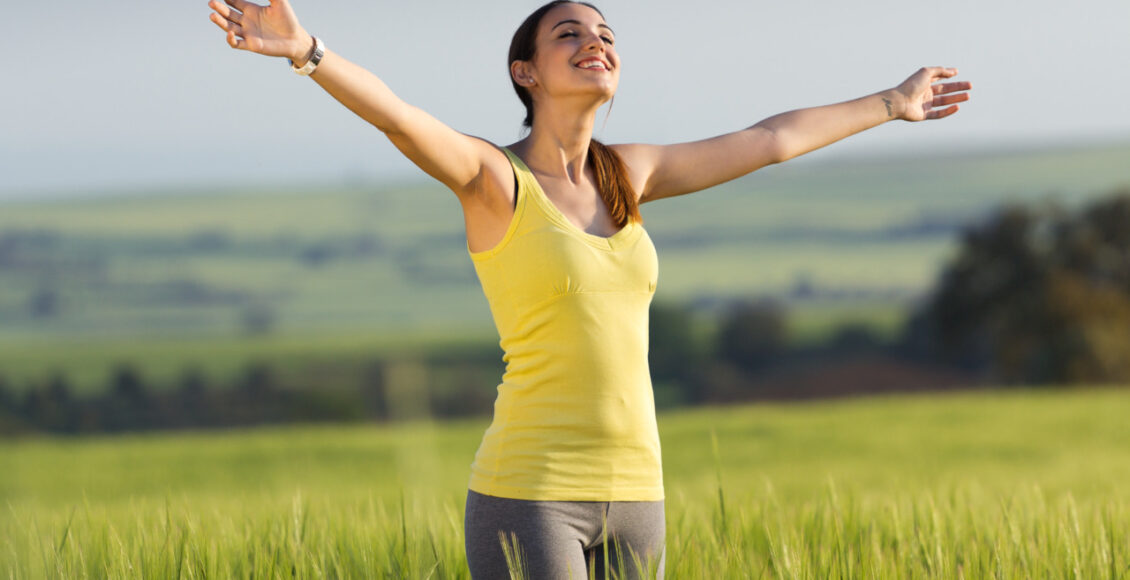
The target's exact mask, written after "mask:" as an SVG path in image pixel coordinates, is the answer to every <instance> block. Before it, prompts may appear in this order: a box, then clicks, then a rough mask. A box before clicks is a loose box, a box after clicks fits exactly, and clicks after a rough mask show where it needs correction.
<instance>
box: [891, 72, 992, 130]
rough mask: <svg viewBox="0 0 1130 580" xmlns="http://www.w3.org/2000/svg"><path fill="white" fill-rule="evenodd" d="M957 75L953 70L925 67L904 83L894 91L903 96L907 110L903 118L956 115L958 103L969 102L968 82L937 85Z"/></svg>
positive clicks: (913, 118)
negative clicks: (939, 81)
mask: <svg viewBox="0 0 1130 580" xmlns="http://www.w3.org/2000/svg"><path fill="white" fill-rule="evenodd" d="M956 75H957V69H955V68H943V67H926V68H923V69H921V70H919V71H918V72H916V73H914V74H913V75H911V76H910V78H908V79H906V80H905V81H903V83H902V84H901V85H899V86H898V88H897V89H896V90H897V91H898V92H900V93H902V94H903V95H904V96H906V110H905V111H904V112H903V114H902V118H903V119H905V120H907V121H925V120H927V119H941V118H943V117H948V116H950V115H952V114H954V113H956V112H957V108H958V107H957V103H960V102H963V101H968V100H969V93H966V92H963V91H968V90H970V89H971V88H973V85H972V84H971V83H969V82H968V81H962V82H955V83H936V82H935V81H938V80H941V79H948V78H953V77H954V76H956Z"/></svg>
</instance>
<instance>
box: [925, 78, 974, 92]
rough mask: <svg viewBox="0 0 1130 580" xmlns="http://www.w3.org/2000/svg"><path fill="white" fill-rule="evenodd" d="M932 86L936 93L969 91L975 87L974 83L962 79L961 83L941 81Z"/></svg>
mask: <svg viewBox="0 0 1130 580" xmlns="http://www.w3.org/2000/svg"><path fill="white" fill-rule="evenodd" d="M930 88H931V89H932V90H933V91H934V94H935V95H944V94H946V93H952V92H954V91H968V90H971V89H972V88H973V83H971V82H969V81H962V82H959V83H940V84H936V85H931V86H930Z"/></svg>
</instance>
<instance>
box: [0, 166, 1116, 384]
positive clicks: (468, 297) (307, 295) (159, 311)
mask: <svg viewBox="0 0 1130 580" xmlns="http://www.w3.org/2000/svg"><path fill="white" fill-rule="evenodd" d="M1128 158H1130V145H1125V144H1123V145H1111V146H1104V147H1090V148H1077V149H1064V150H1049V151H1030V152H999V153H989V154H978V155H969V156H965V157H942V158H938V159H917V158H900V157H890V158H885V159H877V160H858V161H853V162H837V163H810V162H806V161H804V160H800V161H798V162H793V163H789V164H785V165H781V166H777V167H770V168H767V169H765V170H764V171H761V172H758V173H755V174H753V175H751V176H748V177H746V178H743V179H740V180H737V181H734V182H732V183H729V184H725V185H723V186H720V187H718V188H715V189H714V190H712V191H709V192H703V193H700V194H696V195H691V196H686V197H684V198H679V199H674V200H670V201H664V202H661V203H656V204H652V205H648V206H645V207H644V211H643V213H644V218H645V220H646V225H647V227H648V231H649V232H650V234H651V236H652V238H653V239H654V240H655V243H656V245H657V247H658V248H659V252H660V264H661V266H660V281H659V289H658V293H657V300H658V301H667V302H676V303H693V304H697V305H700V306H701V305H707V306H705V307H704V308H707V309H709V308H711V307H714V308H716V307H717V306H718V305H719V304H723V303H725V301H727V300H733V299H736V298H743V297H744V298H748V297H751V296H777V297H785V298H786V299H788V300H791V306H792V307H793V309H794V310H793V314H794V320H793V321H792V322H791V324H792V327H793V329H794V330H795V331H796V336H795V338H796V339H797V340H812V339H813V337H818V336H820V335H821V333H827V332H828V331H829V330H830V329H832V328H834V327H835V326H836V325H838V324H840V323H841V322H843V321H857V322H862V323H864V324H868V325H871V326H873V327H875V328H878V329H880V330H881V331H883V332H891V331H892V330H893V329H894V328H896V327H897V325H898V323H899V320H900V319H901V317H902V316H903V314H904V310H905V307H906V306H907V305H908V304H910V303H911V302H912V301H913V300H914V299H915V297H917V296H919V295H920V294H921V293H922V292H924V291H925V290H927V289H928V288H929V287H930V285H931V284H932V283H933V281H934V279H935V277H936V276H937V274H938V271H939V269H940V268H941V266H942V265H943V264H944V263H945V260H946V259H947V257H948V256H949V255H950V254H951V253H952V251H953V250H954V247H955V235H956V232H958V231H959V230H960V228H961V227H963V226H964V225H965V224H967V223H969V222H970V221H971V220H974V219H977V218H978V217H979V216H981V215H983V214H984V213H985V212H986V211H988V210H989V209H991V208H992V207H995V206H996V205H997V204H999V203H1001V202H1003V201H1006V200H1025V201H1036V200H1041V199H1044V198H1046V197H1049V196H1056V197H1058V198H1059V199H1061V200H1063V201H1064V202H1066V203H1069V204H1071V203H1079V202H1081V201H1082V200H1085V199H1088V198H1092V197H1094V196H1098V195H1103V194H1106V193H1109V192H1110V191H1112V190H1113V189H1114V188H1115V187H1116V186H1118V185H1125V184H1128V183H1130V177H1127V175H1126V171H1125V161H1126V159H1128ZM798 295H799V296H805V298H804V299H803V300H794V299H793V298H795V297H796V296H798ZM452 339H454V340H464V339H468V340H479V341H486V342H490V341H493V340H494V339H493V328H492V326H491V322H490V314H489V311H488V308H487V304H486V300H485V299H484V298H483V296H482V292H481V290H480V289H479V287H478V284H477V281H476V279H475V275H474V271H473V269H472V267H471V264H470V260H469V259H468V258H467V255H466V248H465V242H464V241H463V224H462V218H461V216H460V212H459V208H458V204H457V203H456V202H455V200H454V198H453V197H452V196H451V195H450V194H449V193H447V192H446V191H443V190H442V188H440V187H438V186H432V185H426V184H424V185H414V186H406V187H396V188H357V189H348V190H342V189H327V190H324V191H209V192H196V193H191V192H181V193H178V194H161V193H160V192H154V194H153V195H140V194H137V195H131V196H120V197H109V198H102V199H91V200H72V201H50V202H42V203H32V202H21V203H13V202H9V203H3V204H0V376H4V377H7V378H9V379H10V380H11V381H14V382H19V383H25V382H27V381H28V380H40V381H42V380H45V378H46V376H48V375H49V374H50V373H52V372H55V371H61V372H66V373H68V375H69V376H71V377H72V379H73V380H74V381H75V382H77V383H78V384H80V385H87V386H89V385H91V384H95V383H98V382H100V381H102V380H103V379H104V377H105V376H106V374H107V373H108V369H109V368H111V367H112V365H113V364H114V363H115V362H116V361H117V360H120V359H123V358H125V359H130V360H132V361H134V362H135V363H137V364H139V365H141V366H143V367H146V368H147V369H148V370H149V372H151V373H153V374H155V375H162V376H164V375H170V374H175V373H177V372H180V370H181V369H182V368H183V367H184V366H186V365H189V364H198V365H204V366H206V367H207V368H208V369H209V370H214V372H216V373H224V372H228V370H230V368H231V366H232V365H239V364H243V362H245V361H246V360H247V358H248V357H250V356H263V357H266V358H272V357H278V356H284V357H285V356H292V355H294V353H295V352H296V351H297V349H298V348H299V346H300V345H301V346H303V347H305V348H306V349H307V350H309V351H311V352H314V353H323V352H328V351H327V349H331V348H336V347H335V346H334V345H342V348H343V349H344V350H346V351H350V350H353V351H357V352H361V351H365V352H367V353H374V352H381V351H382V349H384V348H385V347H386V346H389V345H392V346H399V345H401V344H404V343H407V344H410V345H420V344H426V343H428V342H429V341H432V340H439V341H443V340H452ZM382 345H384V346H382ZM366 356H368V354H366ZM201 361H203V362H201ZM229 361H232V362H230V363H229ZM235 361H238V362H235Z"/></svg>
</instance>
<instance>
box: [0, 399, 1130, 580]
mask: <svg viewBox="0 0 1130 580" xmlns="http://www.w3.org/2000/svg"><path fill="white" fill-rule="evenodd" d="M1128 415H1130V393H1128V392H1127V391H1125V390H1117V389H1106V390H1077V391H1050V390H1048V391H1009V392H983V393H968V394H952V395H931V396H900V397H883V398H866V399H855V400H847V401H838V402H823V403H811V404H796V405H780V404H773V405H756V406H746V407H733V408H721V409H697V410H692V411H681V412H677V413H668V414H663V415H661V417H660V429H661V436H662V440H663V444H664V469H665V478H666V481H665V485H666V489H667V523H668V532H667V541H668V552H667V576H668V577H670V578H746V577H765V578H864V577H866V578H1088V579H1090V578H1114V579H1120V578H1130V487H1128V486H1127V485H1126V482H1127V481H1130V446H1128V442H1130V422H1128V421H1126V417H1127V416H1128ZM484 428H485V422H483V421H466V422H457V423H450V424H432V423H416V424H406V425H399V426H385V427H375V426H365V427H332V426H330V427H298V428H291V429H261V430H251V431H234V432H226V433H196V434H164V435H154V436H123V437H99V438H90V439H81V440H71V439H57V438H31V439H24V440H16V441H8V442H4V443H0V474H2V475H0V500H2V501H3V506H2V507H3V509H4V511H5V514H4V516H3V517H0V537H3V538H5V542H4V543H3V545H2V546H0V576H2V577H14V578H32V577H36V578H38V577H48V578H83V577H122V578H142V577H163V578H203V577H246V578H276V577H283V576H286V577H291V576H292V575H293V576H296V577H338V578H345V577H349V578H371V577H396V578H402V577H407V578H425V577H433V578H449V577H452V578H461V577H462V578H465V577H467V573H466V569H465V560H464V556H463V551H462V509H463V499H464V495H465V485H466V481H467V477H468V465H469V463H470V460H471V458H472V456H473V453H474V449H475V448H476V446H477V444H478V441H479V438H480V437H481V435H482V430H483V429H484ZM714 439H716V441H717V446H716V447H715V446H714V444H713V440H714Z"/></svg>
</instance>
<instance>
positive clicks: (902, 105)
mask: <svg viewBox="0 0 1130 580" xmlns="http://www.w3.org/2000/svg"><path fill="white" fill-rule="evenodd" d="M879 98H880V99H882V103H883V106H884V107H885V111H884V113H885V114H886V120H887V121H894V120H895V119H901V118H902V117H903V115H904V114H906V95H904V94H902V93H901V92H899V90H898V89H888V90H885V91H883V92H881V93H879Z"/></svg>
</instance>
